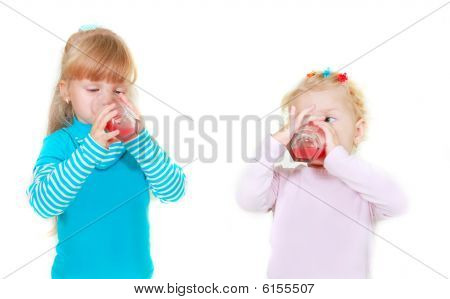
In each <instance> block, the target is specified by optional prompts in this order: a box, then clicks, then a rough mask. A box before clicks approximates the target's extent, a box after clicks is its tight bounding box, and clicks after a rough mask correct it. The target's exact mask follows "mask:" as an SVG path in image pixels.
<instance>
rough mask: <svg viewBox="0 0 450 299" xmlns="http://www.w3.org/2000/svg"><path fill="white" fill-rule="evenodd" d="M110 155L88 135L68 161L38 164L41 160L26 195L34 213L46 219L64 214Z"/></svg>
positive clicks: (35, 168)
mask: <svg viewBox="0 0 450 299" xmlns="http://www.w3.org/2000/svg"><path fill="white" fill-rule="evenodd" d="M45 146H46V145H45V144H44V148H45ZM52 146H54V144H52ZM47 147H48V146H47ZM107 154H108V149H105V148H103V147H102V146H101V145H99V144H98V143H97V142H96V141H95V140H94V139H93V138H92V137H91V135H90V134H89V135H88V136H87V137H86V138H85V139H84V141H83V142H82V143H81V145H80V147H78V148H77V149H75V151H73V153H72V154H71V155H70V156H69V157H68V158H67V159H64V160H58V159H55V158H53V160H52V161H48V159H47V160H46V162H45V163H44V164H42V163H39V162H40V159H38V161H37V163H36V166H35V167H34V170H33V181H32V183H31V184H30V186H29V187H28V189H27V191H26V193H27V196H28V199H29V203H30V205H31V206H32V207H33V209H34V211H35V212H36V213H37V214H39V215H40V216H41V217H43V218H50V217H52V216H56V215H60V214H62V213H63V212H64V210H65V209H66V208H67V207H68V206H69V205H70V203H71V202H72V201H73V200H74V199H75V198H76V195H77V193H78V191H79V190H80V189H81V187H82V185H83V183H84V182H85V180H86V178H87V177H88V176H89V175H90V174H91V173H92V170H93V169H94V168H95V166H96V165H97V164H98V163H100V162H101V161H102V160H103V159H104V158H105V157H106V156H107ZM41 156H44V157H43V158H42V159H43V160H44V158H46V155H45V153H44V155H42V154H41Z"/></svg>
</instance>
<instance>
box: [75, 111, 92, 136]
mask: <svg viewBox="0 0 450 299" xmlns="http://www.w3.org/2000/svg"><path fill="white" fill-rule="evenodd" d="M91 128H92V124H85V123H83V122H81V121H80V120H79V119H78V118H77V117H76V116H74V117H73V123H72V125H71V126H70V127H69V129H70V130H71V131H72V132H71V133H73V135H74V136H75V137H78V138H84V137H86V136H87V135H88V133H89V132H90V131H91Z"/></svg>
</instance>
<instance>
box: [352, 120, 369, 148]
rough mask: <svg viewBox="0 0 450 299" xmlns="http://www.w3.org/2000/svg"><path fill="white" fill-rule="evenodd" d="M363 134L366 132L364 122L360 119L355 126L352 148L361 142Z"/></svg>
mask: <svg viewBox="0 0 450 299" xmlns="http://www.w3.org/2000/svg"><path fill="white" fill-rule="evenodd" d="M365 132H366V121H365V120H364V118H361V119H359V120H358V121H357V122H356V124H355V136H354V137H353V144H354V146H358V144H359V143H360V142H361V141H362V139H363V138H364V134H365Z"/></svg>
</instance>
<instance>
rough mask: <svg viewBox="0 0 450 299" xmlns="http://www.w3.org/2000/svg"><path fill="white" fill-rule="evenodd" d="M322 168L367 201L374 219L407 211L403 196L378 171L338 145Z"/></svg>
mask: <svg viewBox="0 0 450 299" xmlns="http://www.w3.org/2000/svg"><path fill="white" fill-rule="evenodd" d="M324 167H325V168H326V169H327V170H328V172H329V173H330V174H331V175H334V176H336V177H338V178H339V179H340V180H342V181H343V182H344V183H345V184H347V185H348V186H349V187H350V188H351V189H353V190H354V191H356V192H358V193H359V194H360V195H361V197H362V198H363V199H364V200H367V201H368V202H369V204H370V206H371V210H372V213H373V216H374V218H375V219H377V220H378V219H383V218H388V217H392V216H396V215H399V214H401V213H403V212H404V211H405V210H406V203H407V200H406V196H405V194H404V193H403V191H402V190H401V189H400V187H399V186H398V185H397V184H396V183H395V182H394V181H393V180H391V179H390V178H389V176H388V175H387V174H386V173H384V172H382V171H381V170H378V169H375V168H374V167H373V166H372V165H370V164H369V163H367V162H366V161H364V160H362V159H360V158H359V157H357V156H355V155H350V154H349V153H348V152H347V150H346V149H345V148H344V147H343V146H342V145H339V146H337V147H335V148H334V149H333V150H332V151H331V152H330V153H329V154H328V155H327V156H326V158H325V161H324Z"/></svg>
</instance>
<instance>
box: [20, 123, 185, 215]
mask: <svg viewBox="0 0 450 299" xmlns="http://www.w3.org/2000/svg"><path fill="white" fill-rule="evenodd" d="M124 148H125V149H127V150H128V151H129V152H130V153H131V154H132V155H133V157H135V159H136V161H137V162H138V163H139V165H140V166H141V169H142V171H143V172H144V173H145V176H146V179H147V181H148V183H149V187H150V190H151V191H152V193H153V194H154V195H155V196H156V197H158V198H159V199H160V200H161V202H175V201H178V200H179V199H180V198H181V197H183V195H184V190H185V175H184V173H183V170H182V168H181V167H180V166H178V165H176V164H175V163H173V162H172V161H171V159H170V157H169V156H168V155H167V153H166V152H165V151H164V150H162V149H161V147H160V146H159V145H158V144H157V142H156V141H155V140H154V139H153V138H152V137H151V136H150V134H149V132H148V130H147V129H143V130H142V131H141V132H140V134H139V135H138V137H137V138H134V139H132V140H130V141H128V142H126V143H123V144H122V143H121V142H117V143H113V144H111V145H110V147H109V148H108V149H105V148H103V147H102V146H101V145H99V144H97V142H96V141H95V140H94V139H93V138H92V136H91V135H90V134H88V135H87V137H85V138H84V140H82V142H81V146H80V147H79V148H78V149H76V150H75V151H74V152H73V153H72V154H71V156H70V157H69V158H68V159H65V160H62V161H54V162H50V163H46V164H43V165H39V164H37V165H36V166H35V168H34V171H33V182H32V183H31V184H30V186H29V187H28V189H27V195H28V197H29V201H30V204H31V206H32V207H33V208H34V210H35V211H36V212H37V213H38V214H39V215H40V216H42V217H44V218H49V217H52V216H56V215H59V214H61V213H63V212H64V210H65V208H67V206H68V205H69V204H70V203H71V201H72V200H74V199H75V198H76V194H77V193H78V190H79V189H80V188H81V187H82V185H83V183H84V181H85V180H86V178H87V177H88V176H89V174H90V173H91V172H92V170H93V169H94V168H95V166H97V165H99V164H100V163H101V162H110V161H113V160H115V159H117V158H118V157H119V156H120V155H122V154H123V150H124Z"/></svg>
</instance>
